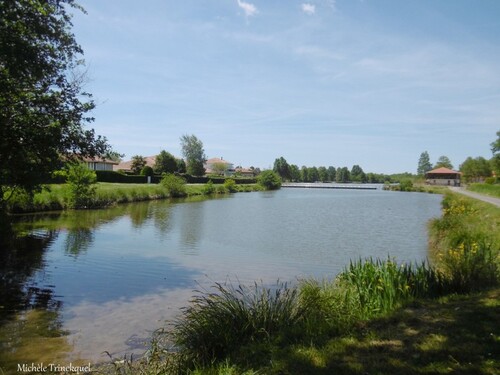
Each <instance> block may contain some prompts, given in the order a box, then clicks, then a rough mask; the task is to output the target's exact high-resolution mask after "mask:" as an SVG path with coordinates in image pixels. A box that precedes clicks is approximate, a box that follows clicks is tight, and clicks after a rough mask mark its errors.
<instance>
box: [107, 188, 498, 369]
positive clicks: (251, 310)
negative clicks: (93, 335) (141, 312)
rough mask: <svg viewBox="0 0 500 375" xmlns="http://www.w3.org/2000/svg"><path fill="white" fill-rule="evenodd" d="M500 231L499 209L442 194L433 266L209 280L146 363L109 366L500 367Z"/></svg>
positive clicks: (382, 264)
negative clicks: (288, 280)
mask: <svg viewBox="0 0 500 375" xmlns="http://www.w3.org/2000/svg"><path fill="white" fill-rule="evenodd" d="M499 236H500V209H498V208H496V207H494V206H491V205H487V204H485V203H482V202H478V201H475V200H471V199H469V198H466V197H463V196H459V195H455V194H452V193H448V194H446V196H445V198H444V200H443V216H442V217H441V218H439V219H436V220H434V221H433V222H432V223H431V224H430V246H431V251H432V253H433V258H434V259H435V260H434V262H433V264H428V263H423V264H419V265H400V264H398V263H397V262H396V261H395V260H392V259H387V260H385V261H379V260H366V261H358V262H354V263H352V264H350V265H349V266H348V267H346V269H345V270H344V271H343V272H342V273H341V274H339V275H338V276H337V277H335V278H334V279H330V280H323V281H318V280H303V281H301V282H300V283H299V285H293V286H290V285H288V284H283V283H278V284H277V285H274V286H271V287H267V286H264V285H260V284H255V285H254V286H252V287H246V286H240V285H231V284H216V285H215V286H214V289H213V290H212V291H210V292H203V293H199V294H198V295H196V296H195V297H194V298H193V300H192V301H191V303H190V305H189V306H188V307H187V308H186V309H184V310H183V313H182V316H181V317H180V318H179V319H178V320H177V321H175V322H173V326H172V327H171V328H169V329H168V330H166V331H162V332H161V333H159V334H158V335H157V336H156V337H155V340H154V341H153V344H152V346H151V350H150V352H149V355H148V356H146V358H144V359H143V360H141V361H137V362H131V361H123V360H122V362H119V363H118V362H115V363H114V364H112V365H110V367H109V368H108V370H109V369H111V372H116V373H130V374H133V373H134V374H135V373H164V374H178V373H186V374H243V373H246V374H297V373H301V374H331V373H343V374H359V375H361V374H366V373H379V374H436V373H450V372H457V373H461V374H496V373H499V371H500V360H499V358H500V338H499V337H500V331H498V329H499V328H498V325H497V324H496V323H497V322H498V320H499V318H500V302H499V300H498V297H499V295H500V289H499V287H498V285H499V279H500V277H499V269H500V259H499V248H500V237H499ZM172 345H173V346H172ZM172 347H174V348H175V350H174V351H170V350H169V348H172ZM103 371H104V372H106V371H107V370H104V369H103Z"/></svg>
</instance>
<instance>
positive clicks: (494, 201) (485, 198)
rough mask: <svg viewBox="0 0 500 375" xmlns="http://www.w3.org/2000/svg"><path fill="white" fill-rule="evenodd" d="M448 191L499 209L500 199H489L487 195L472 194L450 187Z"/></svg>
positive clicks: (461, 188)
mask: <svg viewBox="0 0 500 375" xmlns="http://www.w3.org/2000/svg"><path fill="white" fill-rule="evenodd" d="M450 189H451V190H453V191H455V192H457V193H460V194H463V195H467V196H469V197H471V198H475V199H479V200H481V201H483V202H487V203H491V204H494V205H495V206H497V207H500V198H495V197H490V196H488V195H483V194H478V193H474V192H472V191H468V190H465V188H463V187H451V186H450Z"/></svg>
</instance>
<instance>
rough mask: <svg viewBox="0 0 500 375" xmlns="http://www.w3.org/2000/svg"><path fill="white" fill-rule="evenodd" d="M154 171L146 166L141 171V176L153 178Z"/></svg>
mask: <svg viewBox="0 0 500 375" xmlns="http://www.w3.org/2000/svg"><path fill="white" fill-rule="evenodd" d="M154 174H155V173H154V171H153V168H151V167H150V166H149V165H146V166H145V167H144V168H142V170H141V176H154Z"/></svg>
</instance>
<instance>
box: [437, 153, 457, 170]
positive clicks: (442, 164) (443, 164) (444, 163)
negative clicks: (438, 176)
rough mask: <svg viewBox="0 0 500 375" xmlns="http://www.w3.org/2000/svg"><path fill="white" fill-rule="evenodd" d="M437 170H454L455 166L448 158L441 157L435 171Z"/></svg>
mask: <svg viewBox="0 0 500 375" xmlns="http://www.w3.org/2000/svg"><path fill="white" fill-rule="evenodd" d="M437 168H448V169H453V164H451V161H450V159H449V158H448V157H447V156H444V155H443V156H440V157H439V159H438V161H437V163H436V165H434V169H437Z"/></svg>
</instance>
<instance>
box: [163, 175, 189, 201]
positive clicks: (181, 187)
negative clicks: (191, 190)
mask: <svg viewBox="0 0 500 375" xmlns="http://www.w3.org/2000/svg"><path fill="white" fill-rule="evenodd" d="M161 185H162V186H163V187H164V188H166V189H167V191H168V195H169V196H170V197H171V198H178V197H185V196H186V195H187V193H186V180H184V179H183V178H182V177H179V176H176V175H174V174H170V173H169V174H166V175H164V176H163V178H162V179H161Z"/></svg>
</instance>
